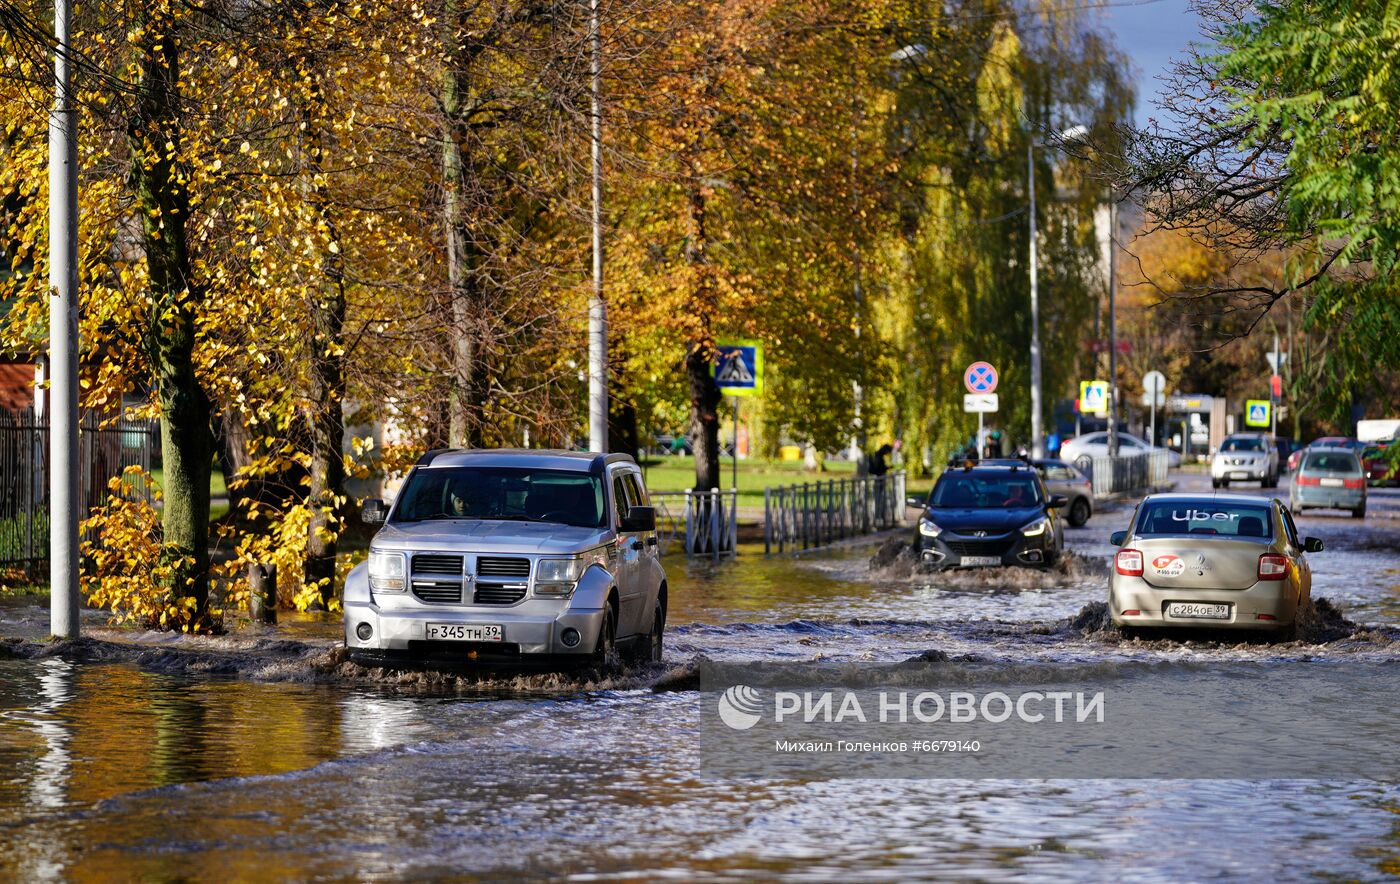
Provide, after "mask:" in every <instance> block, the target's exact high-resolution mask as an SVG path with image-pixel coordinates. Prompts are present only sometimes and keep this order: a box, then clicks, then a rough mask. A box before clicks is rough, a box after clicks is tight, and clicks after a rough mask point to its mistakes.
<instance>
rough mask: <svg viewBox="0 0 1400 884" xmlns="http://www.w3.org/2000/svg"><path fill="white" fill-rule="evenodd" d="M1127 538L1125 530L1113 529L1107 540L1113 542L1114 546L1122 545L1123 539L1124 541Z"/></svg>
mask: <svg viewBox="0 0 1400 884" xmlns="http://www.w3.org/2000/svg"><path fill="white" fill-rule="evenodd" d="M1127 539H1128V532H1127V531H1114V532H1113V533H1112V534H1111V535H1109V538H1108V542H1109V543H1111V544H1113V545H1114V546H1122V545H1123V541H1125V540H1127Z"/></svg>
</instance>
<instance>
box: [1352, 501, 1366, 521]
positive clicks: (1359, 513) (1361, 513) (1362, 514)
mask: <svg viewBox="0 0 1400 884" xmlns="http://www.w3.org/2000/svg"><path fill="white" fill-rule="evenodd" d="M1351 517H1352V518H1353V519H1364V518H1366V505H1365V504H1364V503H1363V504H1362V505H1361V506H1359V507H1357V508H1356V509H1354V510H1352V511H1351Z"/></svg>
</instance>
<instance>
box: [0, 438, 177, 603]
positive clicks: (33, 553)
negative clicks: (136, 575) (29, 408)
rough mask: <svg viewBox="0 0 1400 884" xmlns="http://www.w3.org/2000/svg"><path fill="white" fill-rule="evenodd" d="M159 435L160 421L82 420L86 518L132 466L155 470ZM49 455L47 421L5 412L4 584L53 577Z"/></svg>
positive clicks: (0, 441) (0, 473) (1, 453)
mask: <svg viewBox="0 0 1400 884" xmlns="http://www.w3.org/2000/svg"><path fill="white" fill-rule="evenodd" d="M155 434H156V422H155V421H145V420H141V421H132V420H118V421H116V422H113V423H111V424H110V425H107V426H103V425H102V424H101V423H100V422H99V421H98V420H97V419H96V418H95V417H90V416H89V417H85V418H84V419H83V420H82V421H81V423H80V424H79V426H78V449H79V450H78V464H79V468H80V470H81V472H80V473H79V475H78V500H79V502H80V505H81V509H80V510H79V512H80V513H81V515H82V516H83V517H84V518H86V517H87V515H88V514H90V513H91V512H92V511H93V509H95V508H96V507H98V506H101V505H102V504H103V503H104V502H105V501H106V500H107V498H108V496H109V494H110V491H109V489H108V487H107V483H108V480H110V479H112V478H113V477H115V476H119V475H121V474H122V471H123V470H125V469H126V468H127V467H128V466H139V467H141V468H142V469H145V470H149V469H150V468H151V452H152V450H153V449H154V441H155ZM48 451H49V423H48V421H47V420H42V419H38V420H36V419H35V417H34V414H33V413H32V412H18V413H3V412H0V580H4V581H12V580H18V579H23V580H25V581H27V582H30V583H33V582H41V581H43V580H47V579H48V566H49V501H48V490H49V469H48ZM145 493H149V490H147V491H146V492H145Z"/></svg>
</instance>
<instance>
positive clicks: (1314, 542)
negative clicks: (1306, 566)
mask: <svg viewBox="0 0 1400 884" xmlns="http://www.w3.org/2000/svg"><path fill="white" fill-rule="evenodd" d="M1303 552H1322V539H1321V538H1319V537H1304V538H1303Z"/></svg>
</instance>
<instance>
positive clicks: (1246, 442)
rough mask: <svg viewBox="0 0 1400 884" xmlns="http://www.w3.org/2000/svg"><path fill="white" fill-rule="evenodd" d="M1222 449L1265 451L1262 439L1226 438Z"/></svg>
mask: <svg viewBox="0 0 1400 884" xmlns="http://www.w3.org/2000/svg"><path fill="white" fill-rule="evenodd" d="M1220 450H1221V451H1263V450H1264V442H1263V440H1262V439H1226V440H1225V443H1224V444H1223V445H1221V446H1220Z"/></svg>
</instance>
